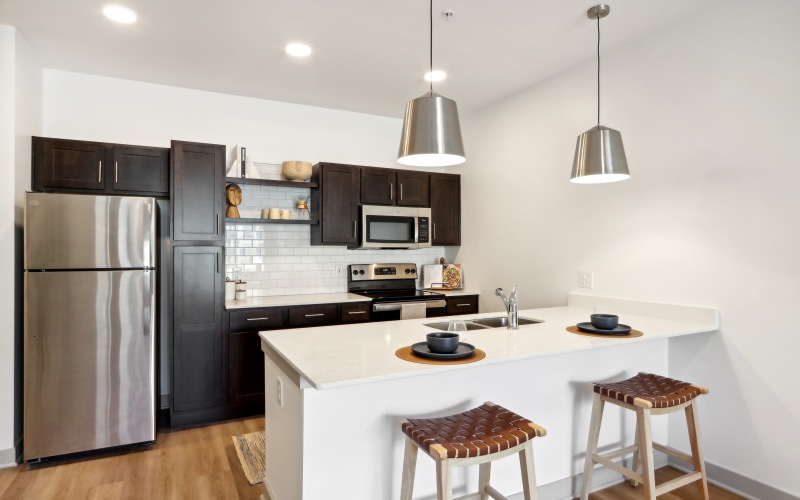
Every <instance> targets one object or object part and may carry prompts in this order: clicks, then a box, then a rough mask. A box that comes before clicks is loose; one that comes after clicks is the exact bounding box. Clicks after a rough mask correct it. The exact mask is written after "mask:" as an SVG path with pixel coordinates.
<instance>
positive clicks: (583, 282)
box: [578, 271, 594, 288]
mask: <svg viewBox="0 0 800 500" xmlns="http://www.w3.org/2000/svg"><path fill="white" fill-rule="evenodd" d="M578 287H580V288H594V273H593V272H592V271H578Z"/></svg>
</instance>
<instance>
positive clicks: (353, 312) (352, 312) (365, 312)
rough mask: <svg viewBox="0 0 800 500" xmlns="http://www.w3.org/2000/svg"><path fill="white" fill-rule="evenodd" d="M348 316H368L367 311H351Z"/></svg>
mask: <svg viewBox="0 0 800 500" xmlns="http://www.w3.org/2000/svg"><path fill="white" fill-rule="evenodd" d="M347 314H367V311H350V312H348V313H347Z"/></svg>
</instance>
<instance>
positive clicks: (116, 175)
mask: <svg viewBox="0 0 800 500" xmlns="http://www.w3.org/2000/svg"><path fill="white" fill-rule="evenodd" d="M118 178H119V165H117V162H114V184H116V183H117V182H118V180H117V179H118Z"/></svg>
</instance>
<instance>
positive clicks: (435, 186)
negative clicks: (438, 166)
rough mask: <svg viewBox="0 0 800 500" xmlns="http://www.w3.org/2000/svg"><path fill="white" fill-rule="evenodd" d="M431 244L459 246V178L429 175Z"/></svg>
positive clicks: (456, 176) (452, 175) (450, 175)
mask: <svg viewBox="0 0 800 500" xmlns="http://www.w3.org/2000/svg"><path fill="white" fill-rule="evenodd" d="M430 182H431V185H430V193H431V219H432V221H431V226H432V227H431V235H432V236H431V244H432V245H434V246H438V245H460V244H461V176H459V175H454V174H430Z"/></svg>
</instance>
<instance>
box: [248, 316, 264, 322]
mask: <svg viewBox="0 0 800 500" xmlns="http://www.w3.org/2000/svg"><path fill="white" fill-rule="evenodd" d="M265 319H269V318H266V317H265V318H247V321H262V320H265Z"/></svg>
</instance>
